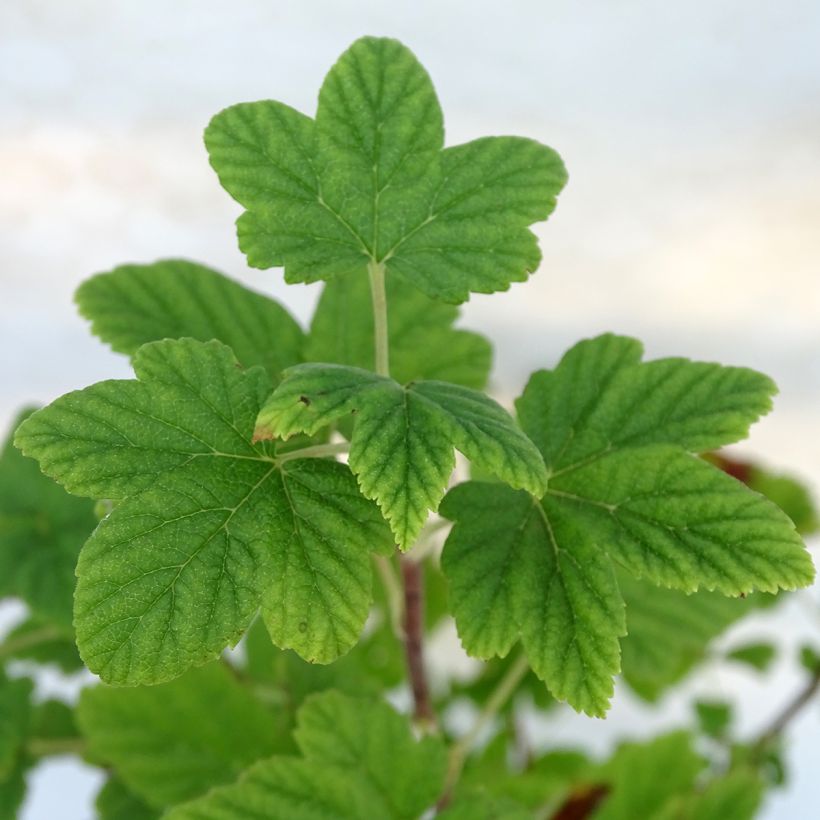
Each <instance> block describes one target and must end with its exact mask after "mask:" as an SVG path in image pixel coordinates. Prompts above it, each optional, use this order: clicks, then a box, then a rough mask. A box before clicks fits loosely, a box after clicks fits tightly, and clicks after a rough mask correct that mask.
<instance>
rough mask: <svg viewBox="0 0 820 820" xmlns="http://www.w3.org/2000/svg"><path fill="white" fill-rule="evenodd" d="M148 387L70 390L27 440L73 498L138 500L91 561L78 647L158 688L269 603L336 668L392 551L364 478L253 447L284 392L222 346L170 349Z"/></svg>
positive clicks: (81, 599)
mask: <svg viewBox="0 0 820 820" xmlns="http://www.w3.org/2000/svg"><path fill="white" fill-rule="evenodd" d="M134 368H135V371H136V374H137V377H138V379H137V380H136V381H109V382H101V383H99V384H96V385H93V386H92V387H89V388H87V389H86V390H82V391H78V392H75V393H70V394H68V395H67V396H64V397H62V398H61V399H58V400H57V401H55V402H54V403H53V404H52V405H50V406H49V407H47V408H45V409H44V410H41V411H39V412H38V413H35V414H34V415H33V416H31V418H29V419H28V421H26V422H25V423H24V424H23V426H22V427H21V428H20V429H19V431H18V434H17V439H16V441H17V444H18V446H20V447H21V448H23V449H24V451H26V452H27V453H29V454H31V455H34V456H36V457H37V458H39V460H40V463H41V466H42V468H43V470H44V471H46V472H47V473H49V474H51V475H53V476H55V477H56V478H57V479H58V480H60V481H61V482H63V483H64V484H65V486H66V487H67V489H69V490H70V491H72V492H76V493H81V494H87V495H92V496H100V497H104V498H113V499H123V500H121V501H120V502H119V503H118V504H117V506H116V507H115V508H114V510H113V511H112V512H111V514H110V515H108V516H107V517H106V518H105V519H104V520H103V521H102V522H101V523H100V525H99V526H98V528H97V529H96V530H95V532H94V534H93V536H92V537H91V538H90V539H89V541H88V542H87V543H86V545H85V547H84V548H83V551H82V554H81V556H80V560H79V563H78V566H77V574H78V579H79V580H78V585H77V593H76V600H75V626H76V630H77V643H78V646H79V648H80V653H81V655H82V657H83V660H84V661H85V662H86V664H87V665H88V667H89V669H91V671H93V672H95V673H97V674H99V675H100V676H101V677H102V678H103V679H104V680H106V681H107V682H109V683H115V684H137V683H159V682H162V681H164V680H170V679H171V678H173V677H176V676H177V675H179V674H181V673H182V672H184V671H185V670H186V669H187V668H189V667H191V666H197V665H201V664H203V663H205V662H206V661H208V660H210V659H212V658H214V657H216V656H217V655H218V654H219V652H221V650H222V649H223V648H224V647H225V646H226V645H228V644H233V643H235V642H236V641H237V640H238V639H239V638H240V636H241V635H242V633H243V632H244V630H245V629H246V628H247V626H248V625H249V623H250V622H251V620H252V618H253V616H254V615H255V613H256V612H257V610H258V608H259V606H260V604H261V605H262V611H263V615H264V618H265V621H266V623H267V625H268V628H269V630H270V631H271V635H272V637H273V639H274V641H276V642H277V644H278V645H279V646H282V647H292V648H293V649H295V650H296V651H297V652H299V653H300V654H301V655H302V656H303V657H306V658H307V659H309V660H316V661H319V662H328V661H331V660H333V659H334V658H336V657H338V656H339V655H340V654H343V653H344V652H345V651H347V650H348V649H349V648H350V647H351V646H352V645H353V644H354V643H355V641H356V639H357V637H358V634H359V632H360V631H361V628H362V626H363V624H364V621H365V619H366V617H367V613H368V610H369V605H370V597H371V593H370V588H371V567H370V552H371V550H374V549H385V548H387V547H389V543H390V542H389V534H388V533H387V529H386V527H385V526H384V524H383V522H382V520H381V517H380V516H379V513H378V510H377V509H376V507H375V505H373V504H371V503H370V502H368V501H367V500H366V499H364V498H362V497H361V495H360V494H359V492H358V490H357V489H356V485H355V481H354V480H353V477H352V476H351V475H350V472H349V470H348V469H347V467H345V466H344V465H342V464H338V463H336V462H333V461H327V460H324V459H313V460H311V461H307V460H303V459H299V458H297V457H296V455H294V453H288V454H287V455H283V456H282V457H281V458H279V457H277V456H276V454H275V453H274V451H273V450H272V449H271V448H270V447H269V446H267V445H264V444H254V443H252V441H251V437H252V432H253V427H254V422H255V419H256V416H257V414H258V412H259V409H260V405H261V400H262V396H263V395H264V394H265V393H266V392H267V391H268V389H269V383H268V380H267V378H266V376H265V375H264V373H263V371H262V370H261V368H252V369H251V370H247V371H244V370H242V369H240V368H239V367H238V366H237V363H236V360H235V359H234V357H233V355H232V354H231V351H230V350H229V349H228V348H226V347H224V346H223V345H221V344H219V343H218V342H207V343H202V342H197V341H194V340H190V339H187V340H179V341H171V340H166V341H163V342H155V343H152V344H149V345H145V346H143V347H142V348H140V350H139V351H138V352H137V354H136V355H135V357H134Z"/></svg>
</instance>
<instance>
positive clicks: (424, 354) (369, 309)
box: [305, 275, 492, 390]
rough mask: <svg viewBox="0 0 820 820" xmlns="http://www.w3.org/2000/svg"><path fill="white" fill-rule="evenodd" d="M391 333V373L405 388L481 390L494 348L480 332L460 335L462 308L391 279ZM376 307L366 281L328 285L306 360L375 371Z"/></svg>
mask: <svg viewBox="0 0 820 820" xmlns="http://www.w3.org/2000/svg"><path fill="white" fill-rule="evenodd" d="M386 287H387V328H388V339H389V343H390V371H391V374H392V375H393V378H395V379H396V381H398V382H400V383H401V384H405V383H407V382H409V381H413V380H417V379H438V380H440V381H447V382H453V383H455V384H461V385H464V386H465V387H472V388H473V389H476V390H481V389H482V388H484V386H485V385H486V383H487V377H488V375H489V372H490V364H491V360H492V348H491V346H490V343H489V342H488V341H487V340H486V339H485V338H484V337H483V336H480V335H479V334H477V333H472V332H470V331H467V330H456V329H455V328H453V326H452V325H453V322H454V321H455V320H456V318H457V316H458V309H457V308H456V307H454V306H453V305H448V304H446V303H444V302H436V301H434V300H432V299H430V298H428V297H427V296H425V295H424V294H423V293H421V291H418V290H416V289H415V288H414V287H412V286H410V285H407V284H405V283H404V282H402V280H401V279H397V278H395V277H390V278H388V280H387V283H386ZM373 340H374V331H373V303H372V296H371V294H370V284H369V282H368V280H367V277H366V276H361V275H351V276H343V277H341V278H338V279H333V280H332V281H330V282H328V283H327V284H326V285H325V288H324V290H323V291H322V296H321V297H320V299H319V304H318V305H317V307H316V313H315V314H314V316H313V322H312V323H311V326H310V336H309V338H308V343H307V348H306V350H305V358H306V359H307V360H308V361H312V362H333V363H334V364H346V365H351V366H353V367H361V368H364V369H366V370H367V369H372V367H373V361H374V355H375V353H374V341H373Z"/></svg>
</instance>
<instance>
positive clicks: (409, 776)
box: [167, 692, 446, 820]
mask: <svg viewBox="0 0 820 820" xmlns="http://www.w3.org/2000/svg"><path fill="white" fill-rule="evenodd" d="M296 742H297V743H298V745H299V748H300V750H301V752H302V756H301V757H298V758H297V757H273V758H271V759H270V760H266V761H262V762H260V763H257V764H256V765H255V766H253V767H252V768H251V769H250V770H249V771H248V772H247V773H246V774H245V775H244V776H243V777H242V778H240V780H239V781H238V782H237V783H235V784H232V785H230V786H225V787H221V788H218V789H214V790H213V791H212V792H210V793H209V794H207V795H206V796H205V797H202V798H200V799H198V800H195V801H192V802H191V803H189V804H186V805H182V806H179V807H177V808H175V809H172V810H171V811H170V812H169V814H168V815H167V817H168V820H240V818H247V817H256V816H258V817H265V818H266V819H267V820H319V818H331V817H332V818H338V820H372V818H375V817H378V818H384V820H393V818H395V820H399V818H401V819H402V820H405V819H406V820H411V818H413V819H414V820H415V818H418V817H419V816H420V815H421V814H422V813H423V812H424V811H425V810H426V809H428V808H430V807H431V806H432V805H433V804H434V803H435V800H436V798H437V797H438V796H439V794H440V792H441V788H442V785H443V780H444V771H445V768H446V755H445V751H444V746H443V745H442V743H441V741H440V740H439V739H438V738H434V737H425V738H423V739H421V740H416V739H415V738H414V737H413V734H412V732H411V729H410V725H409V723H408V721H407V719H406V718H404V717H401V716H399V715H398V714H396V713H395V712H394V711H393V709H392V708H390V707H389V706H387V705H386V704H385V703H381V702H378V701H369V700H363V699H355V698H349V697H346V696H344V695H341V694H339V693H337V692H326V693H323V694H320V695H314V696H312V697H311V698H309V699H308V700H307V701H306V702H305V705H304V706H303V707H302V709H301V710H300V713H299V728H298V729H297V731H296Z"/></svg>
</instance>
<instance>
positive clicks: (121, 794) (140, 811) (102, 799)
mask: <svg viewBox="0 0 820 820" xmlns="http://www.w3.org/2000/svg"><path fill="white" fill-rule="evenodd" d="M94 808H95V809H96V810H97V820H158V818H159V816H160V812H159V811H157V810H156V809H152V808H151V807H150V806H149V805H148V804H146V803H145V802H143V801H142V800H141V799H140V798H139V797H137V796H136V795H135V794H134V793H133V792H131V791H129V789H128V788H127V787H126V786H125V784H123V782H122V781H121V780H119V779H118V778H116V777H109V778H108V780H106V781H105V783H104V784H103V787H102V788H101V789H100V791H99V793H98V794H97V799H96V800H95V801H94Z"/></svg>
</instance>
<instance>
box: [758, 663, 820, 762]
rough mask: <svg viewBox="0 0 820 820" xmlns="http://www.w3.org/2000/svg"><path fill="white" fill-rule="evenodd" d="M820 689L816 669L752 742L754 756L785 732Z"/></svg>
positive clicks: (819, 678) (817, 670)
mask: <svg viewBox="0 0 820 820" xmlns="http://www.w3.org/2000/svg"><path fill="white" fill-rule="evenodd" d="M818 689H820V669H816V670H815V671H814V673H813V674H812V676H811V678H809V680H808V681H807V682H806V684H805V685H804V686H803V687H802V688H801V689H800V690H799V691H798V692H797V694H796V695H795V696H794V697H793V698H792V699H791V700H790V701H789V702H788V703H787V704H786V706H785V707H784V708H783V709H782V710H781V711H780V713H779V714H778V715H777V716H776V717H775V718H774V720H772V722H771V723H770V724H769V726H768V728H767V729H764V730H763V732H761V734H760V737H758V739H757V740H756V741H755V742H754V744H752V751H751V754H752V757H753V758H755V757H759V756H760V755H761V754H762V753H763V752H764V751H765V750H766V748H767V747H768V746H769V745H770V744H771V743H772V741H774V740H775V739H777V738H778V737H779V736H780V735H781V734H782V733H783V731H784V729H785V728H786V727H787V726H788V725H789V723H791V721H792V720H793V719H794V718H795V717H797V715H799V714H800V712H801V711H802V710H803V708H804V707H805V706H806V705H807V704H808V703H809V702H810V701H811V699H812V698H813V697H814V695H815V694H816V693H817V691H818Z"/></svg>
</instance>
